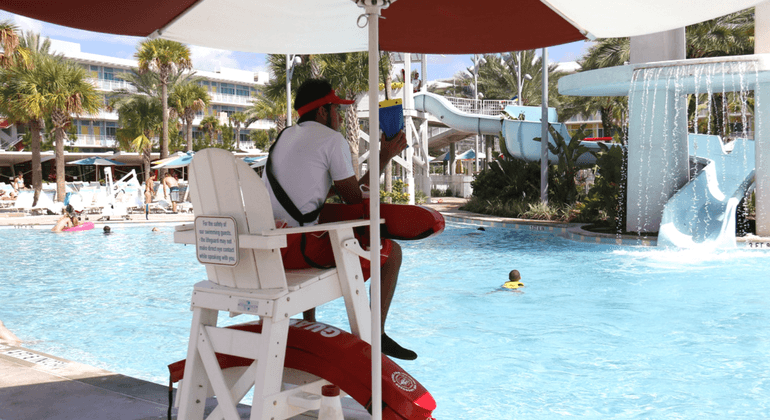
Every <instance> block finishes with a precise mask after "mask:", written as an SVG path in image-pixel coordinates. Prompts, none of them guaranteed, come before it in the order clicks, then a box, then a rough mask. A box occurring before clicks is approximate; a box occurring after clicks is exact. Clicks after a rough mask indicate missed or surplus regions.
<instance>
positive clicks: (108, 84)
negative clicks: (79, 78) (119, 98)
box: [88, 79, 136, 92]
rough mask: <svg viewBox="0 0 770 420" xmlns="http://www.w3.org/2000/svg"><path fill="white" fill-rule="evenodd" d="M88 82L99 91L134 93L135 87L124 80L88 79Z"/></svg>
mask: <svg viewBox="0 0 770 420" xmlns="http://www.w3.org/2000/svg"><path fill="white" fill-rule="evenodd" d="M88 81H89V82H90V83H91V84H92V85H94V87H96V88H97V89H99V90H106V91H116V90H120V89H124V90H127V91H129V92H136V86H134V85H132V84H131V83H129V82H126V81H125V80H105V79H88Z"/></svg>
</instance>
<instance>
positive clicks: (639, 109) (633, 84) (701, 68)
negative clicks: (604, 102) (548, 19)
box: [559, 54, 770, 247]
mask: <svg viewBox="0 0 770 420" xmlns="http://www.w3.org/2000/svg"><path fill="white" fill-rule="evenodd" d="M750 91H753V92H754V109H753V126H754V139H756V141H752V140H747V139H745V138H743V139H740V138H739V139H736V140H735V141H734V142H732V143H731V145H732V146H734V147H733V150H732V151H730V150H729V148H730V147H727V148H724V147H723V142H722V141H721V140H720V139H719V138H718V137H717V136H703V135H700V136H697V135H696V136H693V133H688V125H687V106H686V98H687V95H690V94H695V95H701V94H708V95H709V96H708V97H709V98H710V97H711V95H712V94H714V93H725V92H736V93H737V94H738V95H739V96H740V97H741V98H743V105H742V108H741V109H742V111H741V113H742V118H743V122H744V124H743V130H744V132H743V133H738V134H739V137H749V132H748V131H746V127H747V126H748V125H749V124H748V122H749V121H748V119H749V118H750V117H749V114H752V112H748V111H747V106H746V98H747V97H748V96H750V95H749V92H750ZM559 92H560V93H561V94H564V95H577V96H628V97H629V116H628V178H627V180H628V192H627V197H626V209H627V217H626V230H627V231H630V232H640V233H641V232H659V238H658V240H659V243H660V244H662V245H668V244H671V245H676V246H680V247H692V246H697V245H699V244H704V243H707V244H710V245H713V244H717V245H718V246H728V247H729V246H735V236H734V235H735V233H734V232H735V207H736V206H737V203H738V202H739V201H740V199H741V198H742V197H743V194H745V192H746V190H747V189H748V188H749V186H750V185H751V181H752V180H753V179H756V193H757V194H756V201H757V234H758V235H760V236H770V220H768V219H770V197H768V195H770V168H768V165H770V162H768V159H767V158H766V157H767V156H770V139H768V137H769V136H770V132H769V131H770V54H757V55H749V56H733V57H717V58H709V59H698V60H672V61H659V62H650V63H641V64H629V65H624V66H619V67H612V68H604V69H598V70H592V71H586V72H581V73H576V74H574V75H569V76H566V77H563V78H562V79H560V81H559ZM696 129H697V127H696ZM688 139H689V140H688ZM691 167H692V168H694V169H697V170H696V171H691ZM720 172H721V173H720ZM691 176H692V180H691ZM675 195H676V196H677V197H675ZM672 198H673V199H672Z"/></svg>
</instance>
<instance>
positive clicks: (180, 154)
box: [152, 152, 185, 169]
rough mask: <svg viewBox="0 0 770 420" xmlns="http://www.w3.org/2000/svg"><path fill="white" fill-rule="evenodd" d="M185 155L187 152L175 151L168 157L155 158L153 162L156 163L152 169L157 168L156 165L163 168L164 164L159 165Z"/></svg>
mask: <svg viewBox="0 0 770 420" xmlns="http://www.w3.org/2000/svg"><path fill="white" fill-rule="evenodd" d="M184 155H185V152H174V153H172V154H170V155H169V156H168V157H166V158H163V159H158V160H154V161H152V164H153V165H154V166H153V167H152V169H156V167H157V168H161V167H162V166H158V165H162V164H164V163H168V162H171V161H172V160H175V159H176V158H178V157H180V156H184Z"/></svg>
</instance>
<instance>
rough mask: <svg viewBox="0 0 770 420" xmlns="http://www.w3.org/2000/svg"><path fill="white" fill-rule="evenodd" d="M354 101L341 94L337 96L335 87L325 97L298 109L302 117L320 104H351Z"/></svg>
mask: <svg viewBox="0 0 770 420" xmlns="http://www.w3.org/2000/svg"><path fill="white" fill-rule="evenodd" d="M354 102H355V101H348V100H345V99H342V98H340V97H339V96H337V94H336V93H334V89H332V90H331V92H329V93H327V94H326V96H324V97H323V98H321V99H316V100H315V101H313V102H310V103H309V104H305V105H304V106H302V107H300V109H298V110H297V114H299V116H300V117H301V116H303V115H305V114H307V113H308V112H310V111H312V110H314V109H316V108H318V107H319V106H322V105H326V104H339V105H351V104H353V103H354Z"/></svg>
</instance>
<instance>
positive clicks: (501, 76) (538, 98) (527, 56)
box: [469, 50, 564, 107]
mask: <svg viewBox="0 0 770 420" xmlns="http://www.w3.org/2000/svg"><path fill="white" fill-rule="evenodd" d="M484 58H485V60H486V63H485V64H483V65H481V66H480V67H479V78H478V83H479V92H480V93H482V94H483V95H484V98H485V99H506V100H510V99H512V98H514V97H515V96H517V95H518V91H519V86H518V82H519V81H518V79H519V77H518V75H517V68H521V81H522V84H521V96H522V98H521V99H522V104H524V105H530V106H533V105H537V104H540V103H541V102H542V97H543V91H542V85H543V84H542V83H543V82H542V80H543V59H542V57H539V56H537V54H536V51H535V50H526V51H520V52H516V51H512V52H507V53H503V54H501V55H499V56H498V55H496V54H487V55H486V56H485V57H484ZM519 58H520V59H521V63H519ZM556 67H557V66H556V64H551V65H549V66H548V106H552V107H558V106H559V105H560V99H559V94H558V89H557V86H558V83H559V78H560V77H561V76H563V75H564V73H562V72H559V71H556ZM469 71H470V72H472V69H469ZM525 75H530V77H531V79H529V80H528V79H527V78H526V77H524V76H525Z"/></svg>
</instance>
